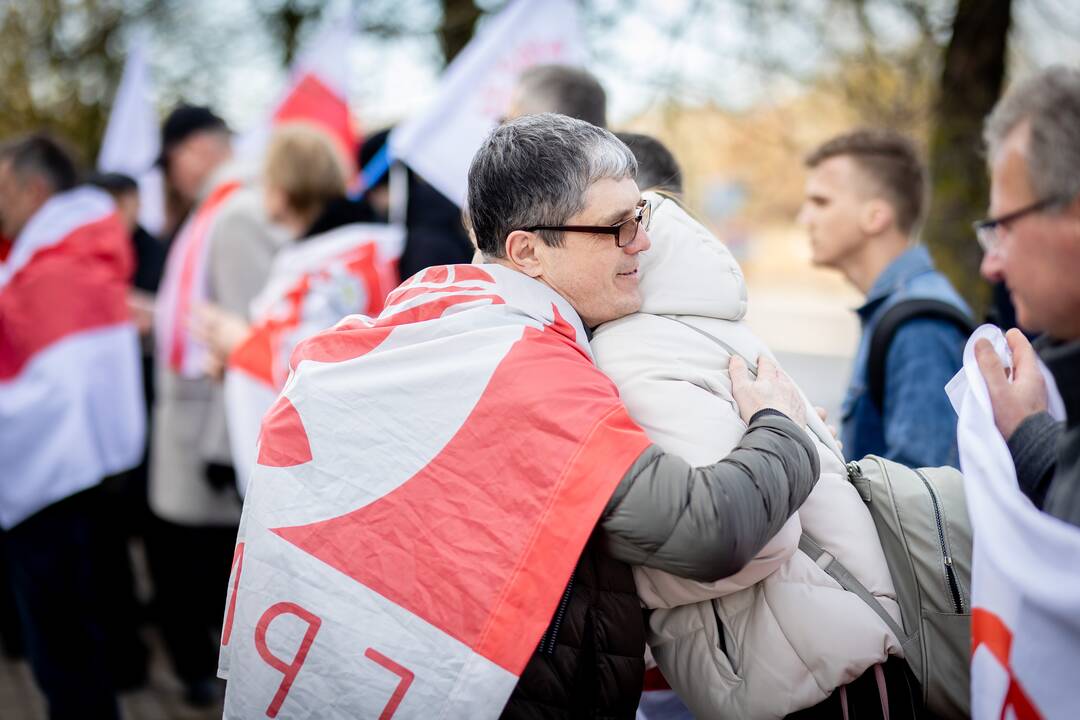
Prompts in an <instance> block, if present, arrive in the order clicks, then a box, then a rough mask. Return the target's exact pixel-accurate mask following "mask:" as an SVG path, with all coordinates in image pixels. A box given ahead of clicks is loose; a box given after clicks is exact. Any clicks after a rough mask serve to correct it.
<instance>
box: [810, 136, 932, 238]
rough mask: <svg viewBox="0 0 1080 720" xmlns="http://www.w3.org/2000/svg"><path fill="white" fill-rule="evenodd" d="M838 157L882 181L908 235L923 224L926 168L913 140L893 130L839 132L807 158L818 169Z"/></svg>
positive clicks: (897, 216) (889, 200) (900, 225)
mask: <svg viewBox="0 0 1080 720" xmlns="http://www.w3.org/2000/svg"><path fill="white" fill-rule="evenodd" d="M834 157H849V158H851V159H852V160H853V161H854V162H855V164H856V165H857V166H858V167H859V169H860V170H861V171H862V172H864V173H865V174H866V175H868V176H869V177H870V178H871V179H872V180H873V181H874V182H876V183H877V184H878V186H879V187H880V189H881V191H882V193H883V194H884V196H885V200H886V201H888V203H889V204H890V205H892V208H893V212H894V213H895V214H896V225H897V227H899V228H900V231H901V232H903V233H905V234H911V232H912V231H913V230H914V229H915V228H916V227H917V226H918V225H919V223H920V221H921V220H922V218H923V212H924V210H925V205H926V202H925V199H924V198H925V193H926V170H925V169H924V167H923V164H922V161H921V160H920V159H919V155H918V153H917V152H916V150H915V146H914V145H913V144H912V142H911V141H910V140H908V139H907V138H906V137H905V136H903V135H901V134H900V133H897V132H894V131H892V130H866V129H862V130H855V131H853V132H849V133H845V134H843V135H838V136H837V137H834V138H833V139H831V140H829V141H828V142H826V143H824V144H823V145H821V146H819V147H818V148H817V149H816V150H814V151H813V152H812V153H810V154H809V155H808V156H807V157H806V166H807V167H808V168H816V167H817V166H818V165H820V164H821V163H823V162H825V161H826V160H829V159H831V158H834Z"/></svg>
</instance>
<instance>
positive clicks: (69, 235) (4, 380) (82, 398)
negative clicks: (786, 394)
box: [0, 188, 145, 528]
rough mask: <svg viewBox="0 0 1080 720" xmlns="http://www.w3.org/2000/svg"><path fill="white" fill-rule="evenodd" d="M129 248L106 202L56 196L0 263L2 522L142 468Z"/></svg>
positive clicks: (97, 195)
mask: <svg viewBox="0 0 1080 720" xmlns="http://www.w3.org/2000/svg"><path fill="white" fill-rule="evenodd" d="M133 262H134V261H133V258H132V250H131V243H130V241H129V239H128V237H127V232H126V230H125V229H124V227H123V225H122V224H121V222H120V219H119V217H118V216H117V215H116V211H115V208H114V206H113V202H112V200H111V198H109V196H108V195H107V194H105V193H104V192H101V191H100V190H96V189H92V188H78V189H76V190H72V191H70V192H65V193H61V194H59V195H56V196H54V197H52V198H51V199H50V200H49V201H48V202H46V203H45V205H44V206H42V208H41V209H40V210H39V211H38V212H37V213H36V214H35V215H34V216H33V217H32V218H31V219H30V222H28V223H27V225H26V227H25V228H23V230H22V232H21V233H20V234H19V237H18V238H16V239H15V243H14V245H12V247H11V250H10V253H9V254H8V256H7V258H6V259H5V260H3V261H0V468H3V470H2V471H0V472H2V474H3V480H2V481H0V526H2V527H4V528H10V527H12V526H14V525H16V524H18V523H19V522H21V521H22V520H24V519H26V518H27V517H29V516H30V515H32V514H34V513H35V512H37V511H38V510H41V509H43V508H45V507H47V506H48V505H51V504H52V503H54V502H57V501H59V500H62V499H63V498H65V497H68V496H69V495H72V494H74V493H76V492H79V491H80V490H85V489H86V488H88V487H92V486H94V485H96V484H98V483H99V482H100V481H101V480H102V479H103V478H104V477H105V476H107V475H112V474H114V473H118V472H121V471H123V470H126V469H128V468H131V467H134V466H135V465H137V464H138V462H139V459H140V457H141V456H142V452H143V447H144V446H143V443H144V441H145V406H144V402H143V393H142V370H141V365H140V360H139V358H140V353H139V340H138V335H137V333H136V330H135V327H134V325H133V324H132V323H131V321H130V318H129V315H128V308H127V288H128V280H129V278H130V277H131V273H132V270H133V267H134V265H133Z"/></svg>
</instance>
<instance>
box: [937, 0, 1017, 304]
mask: <svg viewBox="0 0 1080 720" xmlns="http://www.w3.org/2000/svg"><path fill="white" fill-rule="evenodd" d="M1011 6H1012V2H1011V0H959V1H958V3H957V9H956V17H955V19H954V20H953V33H952V38H951V39H950V40H949V46H948V49H947V50H946V51H945V63H944V68H943V70H942V74H941V84H940V87H939V95H938V99H937V103H936V105H935V110H934V126H933V129H932V131H931V136H930V173H931V180H932V198H933V199H932V205H931V208H930V214H929V218H928V221H927V225H926V230H925V232H924V238H925V240H926V244H927V245H928V247H929V248H930V251H931V252H932V253H933V255H934V259H935V261H936V262H937V264H938V267H939V268H940V269H941V270H942V272H944V273H945V274H946V275H947V276H948V278H949V280H950V281H952V283H953V285H954V286H955V287H956V289H957V290H959V291H960V294H962V295H963V296H964V297H965V298H966V299H967V300H968V302H970V303H971V304H972V308H973V309H974V310H975V313H976V317H982V316H983V313H984V311H985V309H986V306H987V303H988V300H989V294H990V293H989V287H988V286H987V284H986V283H985V282H984V281H983V280H982V278H981V277H980V276H979V263H980V262H981V260H982V252H981V250H980V249H979V246H978V244H977V243H976V241H975V236H974V234H973V233H972V230H971V222H972V221H973V220H975V219H978V218H979V217H981V216H982V215H983V214H984V213H985V212H986V208H987V205H988V202H987V198H988V189H989V181H988V178H987V171H986V161H985V158H984V157H983V153H982V124H983V119H984V118H985V117H986V115H987V114H989V112H990V110H991V109H992V108H993V106H994V103H995V102H996V101H997V99H998V96H999V95H1000V94H1001V88H1002V85H1003V83H1004V78H1005V53H1006V45H1007V41H1008V35H1009V25H1010V22H1011V11H1012V7H1011Z"/></svg>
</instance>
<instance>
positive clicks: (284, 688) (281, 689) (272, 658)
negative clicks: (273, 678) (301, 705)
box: [255, 602, 322, 718]
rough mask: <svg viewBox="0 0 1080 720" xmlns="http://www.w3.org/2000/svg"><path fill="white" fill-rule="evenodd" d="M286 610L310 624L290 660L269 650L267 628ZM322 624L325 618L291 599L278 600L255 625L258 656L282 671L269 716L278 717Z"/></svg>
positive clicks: (267, 712) (268, 709)
mask: <svg viewBox="0 0 1080 720" xmlns="http://www.w3.org/2000/svg"><path fill="white" fill-rule="evenodd" d="M286 614H287V615H295V616H296V617H298V618H300V620H301V621H303V622H305V623H307V626H308V627H307V629H306V630H305V631H304V637H303V639H302V640H301V641H300V647H298V648H297V649H296V653H295V654H294V655H293V657H292V660H290V661H288V662H285V661H284V660H282V659H281V658H279V657H277V656H276V655H274V654H273V653H272V652H270V647H269V646H268V645H267V643H266V631H267V630H268V629H269V627H270V623H271V622H273V621H274V619H276V618H277V617H278V616H280V615H286ZM320 625H322V620H320V619H319V618H318V617H316V616H315V615H313V614H312V613H310V612H308V611H307V610H305V609H304V608H302V607H300V606H299V605H297V604H295V603H291V602H279V603H276V604H274V605H271V606H270V607H269V608H268V609H267V610H266V612H264V613H263V614H262V617H261V618H259V623H258V625H256V626H255V649H256V650H258V651H259V657H261V658H262V659H263V660H265V661H266V663H267V664H268V665H269V666H270V667H272V668H274V669H275V670H277V671H278V672H280V673H281V674H282V678H281V684H280V685H279V686H278V689H277V692H276V693H274V699H273V700H272V701H270V707H268V708H266V716H267V717H271V718H273V717H277V714H278V711H279V710H280V709H281V704H282V703H283V702H285V697H286V696H287V695H288V694H289V688H291V687H292V684H293V681H294V680H295V679H296V675H297V674H298V673H299V672H300V668H301V667H302V666H303V665H304V660H306V659H307V654H308V651H309V650H310V649H311V644H312V643H313V642H314V641H315V635H316V634H317V633H318V632H319V626H320Z"/></svg>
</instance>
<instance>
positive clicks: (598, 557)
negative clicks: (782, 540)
mask: <svg viewBox="0 0 1080 720" xmlns="http://www.w3.org/2000/svg"><path fill="white" fill-rule="evenodd" d="M636 171H637V163H636V161H635V159H634V156H633V154H632V153H631V152H630V150H629V148H627V147H626V145H624V144H623V143H622V142H621V141H619V140H618V139H616V138H615V137H614V136H613V135H611V134H610V133H609V132H607V131H606V130H602V129H600V128H599V127H596V126H595V125H590V124H588V123H585V122H581V121H578V120H574V119H571V118H568V117H564V116H561V115H556V114H543V115H535V116H529V117H524V118H520V119H518V120H516V121H513V122H511V123H508V124H506V125H503V126H501V127H499V128H497V129H496V130H495V131H494V132H493V133H492V135H491V136H490V137H489V138H488V140H487V141H486V142H485V144H484V145H483V146H482V147H481V149H480V151H479V152H478V153H477V155H476V157H475V158H474V160H473V163H472V167H471V168H470V170H469V195H468V209H467V218H468V221H469V225H470V228H471V231H472V232H473V234H474V236H475V240H476V243H477V246H478V247H479V249H480V251H481V253H483V256H484V259H485V260H486V261H487V262H488V263H493V264H495V265H497V266H499V267H501V268H508V269H511V270H513V271H515V272H516V273H520V274H522V275H524V276H526V277H528V278H531V279H532V280H534V281H536V283H538V284H539V285H541V286H544V287H546V288H547V289H548V290H549V291H554V293H555V294H557V295H558V296H561V297H562V298H563V299H565V300H566V301H568V302H569V304H570V305H571V306H572V307H573V309H574V310H575V311H576V313H577V315H578V316H579V317H580V318H581V321H582V322H583V323H584V325H585V326H587V327H596V326H597V325H599V324H601V323H604V322H608V321H611V320H615V319H617V318H619V317H623V316H625V315H628V314H630V313H632V312H635V311H637V310H638V309H639V307H640V305H641V296H640V294H639V292H638V260H637V255H638V253H640V252H642V251H644V250H647V249H648V247H649V238H648V234H647V232H646V231H647V229H648V220H649V213H650V208H649V206H648V204H647V203H646V202H645V201H643V200H642V198H641V193H640V191H639V190H638V187H637V184H636V183H635V182H634V176H635V174H636ZM586 358H588V356H586V355H583V356H582V360H583V364H586V365H587V372H588V373H589V374H591V375H595V376H600V375H601V373H600V371H599V370H598V369H596V368H595V366H593V365H592V363H591V360H590V359H586ZM761 362H762V364H763V367H764V368H765V369H764V371H763V373H762V374H760V375H759V376H758V380H757V382H758V383H761V382H766V383H769V384H772V383H776V390H778V391H779V392H778V393H777V395H773V394H772V391H771V390H770V391H769V393H768V395H769V397H765V395H764V394H762V395H758V396H757V397H753V393H752V391H751V387H752V386H751V385H750V384H749V383H748V380H749V377H748V376H747V374H746V369H745V366H744V365H741V364H740V363H737V362H735V361H733V378H735V381H734V388H733V389H734V392H735V396H736V400H737V401H738V403H739V406H740V409H741V411H742V415H743V419H744V420H746V421H747V423H748V425H749V430H748V432H747V434H746V436H745V437H744V438H743V441H742V443H741V444H740V446H739V447H738V448H737V449H736V450H735V451H734V452H733V454H732V456H731V457H730V458H729V459H725V460H722V461H720V462H718V463H716V464H715V465H712V466H708V467H703V468H698V469H692V468H690V467H689V465H687V464H686V463H685V462H684V461H683V460H681V459H680V458H677V457H674V456H672V455H668V454H665V453H663V452H662V451H661V450H660V449H659V448H658V447H656V446H652V445H650V446H649V447H648V448H647V449H646V450H645V451H644V452H642V453H641V454H640V455H639V456H638V457H637V459H636V460H635V461H634V462H633V463H632V464H631V465H630V466H629V467H628V468H626V469H625V472H624V473H623V474H622V479H621V481H620V482H619V483H618V485H617V487H616V489H615V492H614V494H613V495H612V496H611V498H610V499H609V500H608V502H607V506H606V507H605V509H604V510H603V512H602V514H601V516H600V519H599V526H598V530H599V532H598V533H597V534H596V535H594V539H593V540H591V541H590V542H589V543H588V544H587V545H586V546H585V547H584V549H583V551H582V554H581V557H580V559H579V561H578V564H577V569H576V570H575V572H574V575H573V580H572V581H571V585H570V586H568V587H567V589H566V592H565V594H564V603H563V606H561V607H560V610H559V611H558V612H557V613H556V623H557V622H558V619H559V618H567V619H568V620H566V621H564V622H563V624H562V626H561V628H560V627H558V625H557V624H556V625H553V627H552V628H549V631H548V632H549V634H551V635H552V638H551V642H550V645H549V648H550V652H549V651H548V650H545V649H544V648H538V650H537V652H536V653H535V654H534V655H533V657H532V660H531V661H530V662H529V665H528V666H527V668H526V669H525V672H524V673H523V674H522V676H521V680H520V681H519V683H518V686H517V689H516V690H515V692H514V694H513V695H512V696H511V698H510V702H509V704H508V705H507V708H506V713H505V714H506V715H507V716H529V715H530V714H531V713H534V712H535V711H536V710H538V709H539V708H553V707H559V708H563V709H565V710H570V711H573V712H574V714H578V713H581V714H582V716H589V717H592V716H599V715H604V716H619V717H632V716H633V708H634V707H635V706H636V705H637V700H638V695H639V692H640V689H641V676H642V672H643V670H644V665H643V662H642V660H641V658H642V654H643V651H644V640H643V634H642V633H643V628H642V622H641V614H640V610H639V604H638V599H637V596H636V593H635V591H634V590H633V580H632V576H631V572H630V565H647V566H650V567H662V568H665V569H667V570H669V571H670V572H672V573H674V574H676V575H680V576H685V577H697V578H698V579H706V578H709V579H712V580H715V579H717V578H718V577H722V576H723V573H724V572H725V570H737V569H739V568H741V567H742V566H743V565H745V564H746V562H747V561H749V560H750V558H751V557H753V553H754V552H756V551H757V550H758V549H760V548H761V547H762V546H763V544H764V542H765V541H766V540H767V539H769V538H771V537H772V536H773V535H774V534H775V533H776V531H777V530H778V529H779V528H780V526H781V525H782V524H783V522H784V521H785V518H786V517H787V516H788V515H789V514H790V513H791V512H792V511H794V510H795V509H796V508H797V507H798V505H800V504H801V502H802V498H804V497H805V495H804V494H803V492H804V490H805V489H808V488H809V486H810V484H812V481H810V480H809V478H806V477H804V476H803V472H805V471H807V470H810V469H811V467H816V463H817V458H816V457H815V456H814V453H813V452H812V451H811V452H809V453H808V452H807V450H808V446H807V445H806V443H805V437H806V435H805V433H803V432H801V430H800V427H801V425H802V422H803V415H802V410H801V409H800V406H801V403H800V401H799V400H798V399H797V395H795V394H792V391H791V388H792V386H791V385H790V384H789V383H790V381H788V380H787V379H786V378H784V377H783V376H782V375H780V374H779V371H778V370H777V369H776V368H775V366H772V365H770V364H769V362H768V360H766V359H764V358H762V359H761ZM605 381H606V378H605ZM781 388H782V389H781ZM762 390H764V388H762ZM769 406H771V407H773V408H776V409H779V410H780V411H781V412H780V413H779V414H778V413H777V412H776V410H775V409H774V410H762V409H761V408H765V407H769ZM784 415H786V416H787V417H784ZM789 418H791V419H789ZM792 419H793V420H794V422H793V421H792ZM774 453H775V454H774ZM736 456H737V457H738V460H736V459H735V458H736ZM779 458H784V459H783V461H782V462H780V463H776V462H775V461H776V460H777V459H779ZM597 470H599V469H597ZM793 470H794V472H791V471H793ZM789 472H790V473H791V474H790V475H789ZM770 497H771V498H774V499H773V500H769V499H768V498H770ZM780 498H785V499H784V500H782V501H781V502H780V503H779V504H777V503H776V500H777V499H780ZM763 502H764V505H762V503H763ZM762 507H764V508H768V510H767V511H766V512H765V513H762V512H761V509H762ZM751 518H753V519H751ZM650 548H651V550H650ZM752 548H753V549H754V550H752ZM552 581H557V580H556V579H555V578H552Z"/></svg>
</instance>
